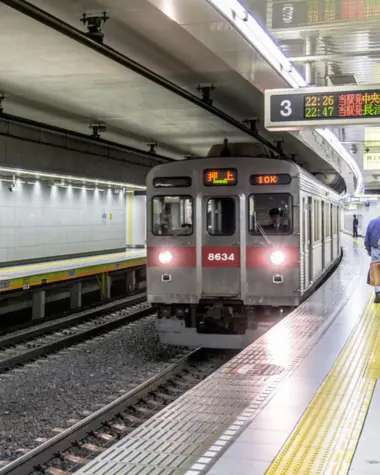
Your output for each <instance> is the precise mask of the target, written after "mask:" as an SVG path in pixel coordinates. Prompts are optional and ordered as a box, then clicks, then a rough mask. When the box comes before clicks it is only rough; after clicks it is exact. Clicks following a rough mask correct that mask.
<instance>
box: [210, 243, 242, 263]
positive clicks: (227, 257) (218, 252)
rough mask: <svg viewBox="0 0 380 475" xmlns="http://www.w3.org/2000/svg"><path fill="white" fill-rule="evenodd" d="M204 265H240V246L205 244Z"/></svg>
mask: <svg viewBox="0 0 380 475" xmlns="http://www.w3.org/2000/svg"><path fill="white" fill-rule="evenodd" d="M202 267H240V247H238V246H203V247H202Z"/></svg>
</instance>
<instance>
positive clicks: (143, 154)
mask: <svg viewBox="0 0 380 475" xmlns="http://www.w3.org/2000/svg"><path fill="white" fill-rule="evenodd" d="M2 120H3V121H6V122H11V123H13V124H19V125H26V126H28V127H33V128H37V129H41V130H45V131H47V132H52V133H56V134H60V135H64V136H66V137H70V138H74V139H79V140H83V141H85V142H88V143H91V144H93V145H103V146H104V147H108V148H111V149H113V150H118V151H120V152H126V153H130V154H132V155H135V156H137V157H140V158H144V159H147V160H150V161H156V162H160V163H167V162H173V161H174V160H173V159H172V158H169V157H166V156H164V155H159V154H154V155H153V154H152V153H150V152H149V151H145V150H141V149H139V148H135V147H131V146H129V145H123V144H118V143H116V142H111V141H110V140H105V139H102V138H97V139H94V138H93V137H92V136H91V135H85V134H81V133H80V132H75V131H74V130H68V129H63V128H61V127H56V126H55V125H48V124H45V123H42V122H37V121H35V120H30V119H25V118H23V117H18V116H15V115H12V114H6V113H4V112H3V113H0V121H2ZM122 161H123V162H126V161H127V160H122ZM129 163H133V164H135V165H136V163H134V162H129ZM140 165H142V166H148V165H144V164H140Z"/></svg>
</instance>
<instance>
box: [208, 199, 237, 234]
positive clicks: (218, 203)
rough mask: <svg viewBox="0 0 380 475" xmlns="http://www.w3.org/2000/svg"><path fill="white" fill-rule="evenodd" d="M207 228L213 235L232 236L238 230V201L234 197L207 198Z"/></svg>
mask: <svg viewBox="0 0 380 475" xmlns="http://www.w3.org/2000/svg"><path fill="white" fill-rule="evenodd" d="M206 221H207V223H206V229H207V232H208V233H209V234H211V235H212V236H231V235H232V234H234V233H235V231H236V202H235V200H234V199H233V198H210V199H209V200H207V218H206Z"/></svg>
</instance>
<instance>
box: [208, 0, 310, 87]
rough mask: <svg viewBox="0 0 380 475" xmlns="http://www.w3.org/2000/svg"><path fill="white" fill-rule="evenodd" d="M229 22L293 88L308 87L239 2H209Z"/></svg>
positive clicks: (211, 0)
mask: <svg viewBox="0 0 380 475" xmlns="http://www.w3.org/2000/svg"><path fill="white" fill-rule="evenodd" d="M207 2H208V3H210V4H211V5H213V6H214V7H215V8H216V9H217V10H218V11H219V12H220V13H221V14H222V15H223V16H224V17H225V18H226V19H227V20H229V21H230V22H232V23H233V24H234V25H235V26H236V27H237V28H238V30H239V31H240V33H241V34H242V35H243V36H244V37H245V39H246V40H247V41H248V42H249V43H250V44H251V45H252V46H253V48H255V50H256V51H257V52H258V53H260V55H261V56H263V58H264V59H265V60H266V61H267V62H268V63H269V64H270V65H271V66H272V67H273V68H274V69H275V70H276V71H277V72H278V73H279V74H280V75H281V76H282V77H283V78H284V79H285V80H286V81H287V82H288V83H289V84H290V85H291V86H292V87H300V86H306V85H307V83H306V81H305V80H304V78H303V77H302V76H301V75H300V74H299V73H298V71H296V69H295V68H294V66H293V65H292V63H291V62H290V61H289V60H288V58H287V57H286V56H284V54H283V53H282V51H280V50H279V48H277V46H276V45H275V43H274V42H273V41H272V39H271V38H270V36H269V35H268V34H267V33H266V32H265V31H264V30H263V29H262V28H261V26H260V25H259V24H258V23H257V21H256V20H255V19H254V18H253V16H252V15H251V14H250V13H249V12H248V11H247V10H245V8H244V7H243V6H242V5H241V4H240V3H239V2H238V1H237V0H207Z"/></svg>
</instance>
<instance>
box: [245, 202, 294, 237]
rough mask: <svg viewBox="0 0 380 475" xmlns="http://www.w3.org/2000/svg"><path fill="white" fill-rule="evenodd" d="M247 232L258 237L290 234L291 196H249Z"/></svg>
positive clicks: (291, 225) (291, 224)
mask: <svg viewBox="0 0 380 475" xmlns="http://www.w3.org/2000/svg"><path fill="white" fill-rule="evenodd" d="M248 199H249V205H248V213H249V223H248V226H249V228H248V229H249V232H250V234H254V235H260V234H261V229H262V230H263V231H264V232H265V233H266V234H268V235H269V234H273V235H274V234H291V233H292V227H293V223H292V196H291V195H290V194H289V193H272V194H269V193H260V194H256V195H250V196H249V198H248Z"/></svg>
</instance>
